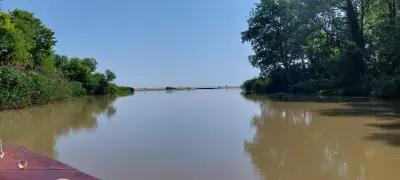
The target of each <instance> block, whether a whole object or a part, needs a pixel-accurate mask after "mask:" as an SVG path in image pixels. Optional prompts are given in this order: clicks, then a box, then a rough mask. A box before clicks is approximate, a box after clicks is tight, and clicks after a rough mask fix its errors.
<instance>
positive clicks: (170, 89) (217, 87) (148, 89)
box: [135, 86, 240, 91]
mask: <svg viewBox="0 0 400 180" xmlns="http://www.w3.org/2000/svg"><path fill="white" fill-rule="evenodd" d="M239 88H240V87H239V86H201V87H172V86H167V87H156V88H146V87H143V88H135V91H191V90H206V89H239Z"/></svg>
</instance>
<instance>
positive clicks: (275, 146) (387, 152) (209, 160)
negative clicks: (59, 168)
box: [0, 90, 400, 180]
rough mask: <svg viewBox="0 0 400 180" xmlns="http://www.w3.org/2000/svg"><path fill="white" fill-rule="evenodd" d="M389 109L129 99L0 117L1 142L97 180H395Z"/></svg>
mask: <svg viewBox="0 0 400 180" xmlns="http://www.w3.org/2000/svg"><path fill="white" fill-rule="evenodd" d="M397 107H398V106H396V105H393V104H388V103H376V102H354V103H352V102H346V103H316V102H278V101H273V100H268V99H266V98H245V97H243V96H242V95H241V94H240V91H239V90H228V91H226V90H197V91H181V92H172V93H171V92H168V93H167V92H162V91H160V92H137V93H136V94H135V95H133V96H128V97H121V98H110V97H86V98H79V99H75V100H69V101H63V102H58V103H54V104H51V105H46V106H39V107H33V108H27V109H23V110H15V111H5V112H0V138H2V139H3V141H4V142H5V143H6V144H20V145H25V146H26V147H28V148H30V149H31V150H33V151H35V152H38V153H41V154H44V155H46V156H49V157H53V158H55V159H57V160H60V161H62V162H64V163H67V164H69V165H71V166H73V167H76V168H78V169H80V170H82V171H84V172H87V173H89V174H91V175H94V176H97V177H99V178H102V179H138V180H154V179H163V180H169V179H170V180H180V179H182V180H203V179H215V180H222V179H227V180H244V179H246V180H261V179H267V180H292V179H293V180H303V179H304V180H321V179H324V180H336V179H338V180H341V179H349V180H375V179H376V180H380V179H384V180H392V179H393V180H395V179H399V178H400V113H399V112H400V109H398V108H397ZM399 108H400V107H399Z"/></svg>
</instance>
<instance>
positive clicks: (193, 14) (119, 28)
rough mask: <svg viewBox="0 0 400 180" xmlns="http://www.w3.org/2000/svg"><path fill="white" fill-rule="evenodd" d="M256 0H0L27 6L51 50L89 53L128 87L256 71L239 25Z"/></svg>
mask: <svg viewBox="0 0 400 180" xmlns="http://www.w3.org/2000/svg"><path fill="white" fill-rule="evenodd" d="M256 2H257V0H200V1H199V0H168V1H166V0H152V1H146V0H115V1H106V0H84V1H82V0H35V1H32V0H3V1H2V2H1V8H2V10H5V11H8V10H12V9H15V8H19V9H24V10H28V11H31V12H33V13H35V15H36V16H37V17H38V18H40V19H41V20H42V21H43V23H44V24H45V25H46V26H48V27H49V28H51V29H52V30H53V31H54V32H55V35H56V39H57V41H58V42H57V45H56V48H55V50H56V53H59V54H63V55H67V56H70V57H73V56H77V57H94V58H96V59H97V60H98V62H99V69H98V71H104V70H105V69H111V70H112V71H114V72H115V73H116V75H117V79H116V81H115V82H116V83H117V84H121V85H127V86H133V87H163V86H214V85H226V84H227V85H240V84H241V83H242V82H243V81H244V80H246V79H249V78H252V77H255V76H257V75H258V72H259V71H258V70H257V69H255V68H252V67H251V66H250V64H249V62H248V59H247V57H248V55H249V54H251V49H250V46H249V45H248V44H242V43H241V38H240V37H241V32H242V31H243V30H245V29H246V27H247V23H246V19H247V17H248V16H249V13H250V10H251V8H252V7H253V6H254V4H255V3H256Z"/></svg>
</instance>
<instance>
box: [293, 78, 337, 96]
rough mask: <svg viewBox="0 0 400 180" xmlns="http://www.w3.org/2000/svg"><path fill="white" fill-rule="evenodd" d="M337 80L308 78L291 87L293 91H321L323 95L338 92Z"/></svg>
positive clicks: (308, 92) (307, 92)
mask: <svg viewBox="0 0 400 180" xmlns="http://www.w3.org/2000/svg"><path fill="white" fill-rule="evenodd" d="M337 85H338V82H337V81H331V80H308V81H303V82H299V83H296V84H294V85H293V86H291V87H290V89H291V92H292V93H305V94H313V93H321V94H323V95H333V94H336V92H337V90H338V89H337Z"/></svg>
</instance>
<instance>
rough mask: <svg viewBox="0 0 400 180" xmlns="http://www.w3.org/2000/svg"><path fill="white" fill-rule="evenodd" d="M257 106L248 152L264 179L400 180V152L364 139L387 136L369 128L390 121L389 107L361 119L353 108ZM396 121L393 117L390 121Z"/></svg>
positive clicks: (308, 104) (270, 103)
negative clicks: (387, 109) (378, 113)
mask: <svg viewBox="0 0 400 180" xmlns="http://www.w3.org/2000/svg"><path fill="white" fill-rule="evenodd" d="M257 102H258V103H259V104H260V109H261V112H260V115H258V116H255V117H254V118H253V123H252V126H253V127H254V128H255V130H256V133H255V135H254V137H253V138H252V139H251V140H249V141H247V142H246V143H245V149H246V152H247V153H248V154H249V156H250V158H251V160H252V163H253V165H254V168H255V169H256V170H257V172H258V173H259V174H260V176H261V177H262V178H264V179H280V180H286V179H289V180H291V179H308V180H320V179H325V180H330V179H332V180H337V179H357V180H365V179H397V177H399V176H400V172H399V171H398V167H400V160H399V157H400V150H399V149H398V148H396V147H394V146H387V145H385V144H382V143H380V142H381V141H371V140H370V139H368V138H365V137H368V136H370V135H371V134H374V133H377V134H382V133H387V132H383V131H386V130H383V129H377V128H371V127H370V126H366V125H367V124H376V123H380V121H383V120H387V118H388V113H387V112H386V111H385V110H386V109H385V107H382V106H380V107H378V109H382V108H383V109H385V110H382V111H385V113H383V114H380V115H381V116H378V115H373V114H371V112H370V113H369V114H363V115H362V116H360V115H359V112H360V109H359V108H356V107H354V106H350V105H349V104H338V103H313V102H275V101H270V100H265V99H264V100H262V101H260V100H258V101H257ZM364 106H365V107H368V106H367V105H365V104H364ZM338 110H340V112H339V111H338ZM335 111H336V112H338V113H335ZM371 111H374V109H371ZM376 111H379V110H376ZM395 116H396V114H395V113H394V114H393V112H392V114H391V116H390V118H395Z"/></svg>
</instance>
